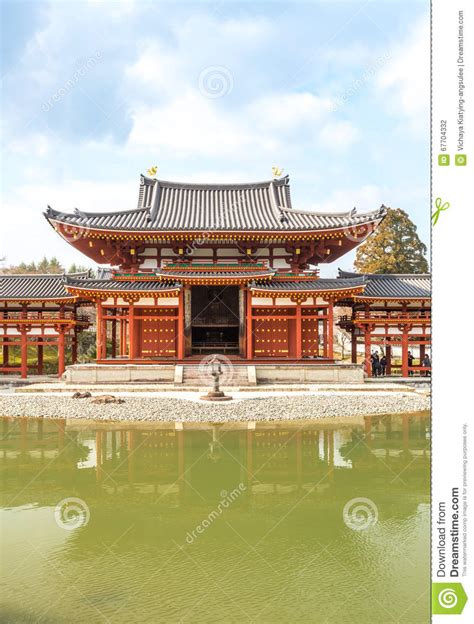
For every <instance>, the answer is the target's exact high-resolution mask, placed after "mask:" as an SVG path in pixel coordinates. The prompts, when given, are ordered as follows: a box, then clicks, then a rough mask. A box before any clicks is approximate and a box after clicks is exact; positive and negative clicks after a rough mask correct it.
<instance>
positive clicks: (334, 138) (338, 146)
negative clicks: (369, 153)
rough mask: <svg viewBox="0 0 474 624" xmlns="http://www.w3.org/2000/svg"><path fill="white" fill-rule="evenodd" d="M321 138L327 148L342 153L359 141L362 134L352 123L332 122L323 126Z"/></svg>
mask: <svg viewBox="0 0 474 624" xmlns="http://www.w3.org/2000/svg"><path fill="white" fill-rule="evenodd" d="M319 137H320V140H321V143H322V144H323V145H324V146H326V147H327V148H329V149H333V150H334V151H342V150H346V149H348V148H349V147H351V145H352V144H353V143H355V142H356V141H357V140H358V139H359V137H360V132H359V130H358V129H357V128H356V127H355V126H354V125H353V124H352V123H351V122H350V121H331V122H328V123H327V124H325V125H324V126H323V128H322V129H321V132H320V135H319Z"/></svg>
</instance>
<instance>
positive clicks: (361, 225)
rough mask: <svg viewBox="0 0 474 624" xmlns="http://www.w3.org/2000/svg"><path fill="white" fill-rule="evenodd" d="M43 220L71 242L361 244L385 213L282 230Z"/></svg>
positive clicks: (47, 217) (56, 219)
mask: <svg viewBox="0 0 474 624" xmlns="http://www.w3.org/2000/svg"><path fill="white" fill-rule="evenodd" d="M368 216H369V215H368ZM45 217H46V219H47V220H48V222H49V223H50V225H51V226H52V227H53V229H55V230H56V231H57V232H58V234H60V235H62V233H61V231H58V230H59V227H58V226H62V227H63V228H68V229H69V231H68V232H65V233H66V234H67V236H63V238H66V240H68V242H71V243H74V241H75V240H79V239H81V238H91V239H94V238H96V239H97V238H99V239H100V238H102V239H106V238H112V239H120V238H122V239H127V240H130V239H131V238H136V239H137V240H140V239H141V240H143V239H150V238H165V239H166V238H170V237H171V238H175V239H182V240H185V239H193V238H202V237H204V236H205V237H206V238H208V239H225V238H232V239H235V238H237V239H239V238H240V239H246V238H251V237H255V236H256V237H260V238H262V239H268V238H280V239H281V238H284V239H288V240H301V237H302V236H305V237H308V238H314V239H318V238H330V237H331V235H334V237H335V238H342V237H344V236H345V237H347V238H349V239H352V238H354V239H355V240H354V242H355V243H356V244H359V243H361V242H362V241H363V240H364V234H365V232H364V230H366V229H369V228H370V231H368V232H367V233H366V235H367V236H368V235H369V234H370V233H371V231H372V229H373V228H372V226H374V227H376V226H377V225H378V224H379V223H380V222H381V221H382V219H383V218H384V216H380V215H378V216H376V215H374V216H371V217H370V218H368V219H367V220H365V221H361V222H358V223H354V224H352V225H345V226H340V227H332V228H321V227H320V228H301V229H296V228H295V229H285V228H282V229H281V230H269V229H261V230H243V229H242V230H213V231H209V229H200V230H184V229H183V230H135V229H117V228H94V227H90V226H84V225H78V224H75V223H70V222H68V221H64V220H61V219H59V218H57V217H56V218H55V217H51V216H49V215H47V214H45ZM358 235H360V236H361V238H358Z"/></svg>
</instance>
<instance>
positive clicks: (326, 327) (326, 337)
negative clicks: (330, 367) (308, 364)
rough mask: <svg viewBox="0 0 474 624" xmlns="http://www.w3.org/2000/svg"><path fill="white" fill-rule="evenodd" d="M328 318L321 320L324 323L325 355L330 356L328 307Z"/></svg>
mask: <svg viewBox="0 0 474 624" xmlns="http://www.w3.org/2000/svg"><path fill="white" fill-rule="evenodd" d="M325 312H326V318H325V319H324V320H323V321H321V322H322V324H323V357H328V317H327V314H328V311H327V308H326V310H325Z"/></svg>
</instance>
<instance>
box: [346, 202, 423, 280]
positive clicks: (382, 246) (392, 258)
mask: <svg viewBox="0 0 474 624" xmlns="http://www.w3.org/2000/svg"><path fill="white" fill-rule="evenodd" d="M426 251H427V249H426V245H425V244H424V243H423V242H422V241H421V240H420V238H419V236H418V234H417V231H416V225H415V224H414V223H413V221H412V220H411V219H410V217H409V216H408V215H407V213H406V212H405V211H404V210H401V209H400V208H389V209H388V213H387V216H386V217H385V219H384V220H383V221H382V223H381V224H380V225H379V227H378V228H377V229H376V230H375V232H374V233H373V234H372V235H371V236H369V238H368V239H367V240H366V241H365V242H363V243H362V244H361V245H360V247H358V249H357V253H356V259H355V262H354V266H355V268H356V270H357V271H359V272H360V273H427V272H428V270H429V269H428V262H427V260H426Z"/></svg>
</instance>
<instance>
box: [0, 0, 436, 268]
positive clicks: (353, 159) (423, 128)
mask: <svg viewBox="0 0 474 624" xmlns="http://www.w3.org/2000/svg"><path fill="white" fill-rule="evenodd" d="M2 13H3V15H2V18H3V19H2V23H3V29H4V32H3V37H2V45H3V50H2V59H3V65H2V77H3V98H2V112H3V115H2V117H3V147H2V149H3V162H2V175H3V205H4V216H3V218H2V224H3V227H2V230H3V232H2V237H1V240H0V256H6V262H7V263H8V264H9V263H16V262H19V261H22V260H25V261H30V260H37V259H39V258H40V257H41V256H43V255H44V254H46V255H48V256H50V255H52V254H55V255H57V256H58V257H59V258H60V259H61V260H63V261H64V262H65V263H66V265H67V264H69V263H71V262H73V261H75V262H82V263H86V264H87V261H85V259H84V258H83V256H82V255H81V254H79V253H77V252H75V251H74V250H73V249H72V248H70V246H69V245H67V244H66V243H65V242H64V241H62V240H61V239H60V238H59V237H58V236H57V235H56V234H55V233H54V232H53V231H52V230H51V228H50V227H49V226H48V225H47V223H46V221H45V220H44V218H43V217H42V214H41V213H42V211H43V210H44V208H45V207H46V205H47V204H50V205H52V206H53V207H54V208H57V209H60V210H65V211H70V210H72V209H74V208H76V207H77V208H79V209H82V210H86V211H87V210H119V209H129V208H131V207H134V206H135V204H136V199H137V191H138V179H139V174H140V173H142V172H143V173H144V172H146V170H147V169H148V168H149V167H150V166H151V165H158V174H157V177H161V178H163V179H167V180H181V181H188V180H194V181H208V182H212V181H248V180H250V181H257V180H264V179H269V178H270V177H271V167H272V166H273V165H278V166H280V167H282V168H283V169H284V173H285V174H287V173H288V174H289V175H290V178H291V185H292V196H293V203H294V205H295V207H300V208H305V209H315V210H327V211H336V212H339V211H343V210H348V209H351V208H352V207H353V206H357V207H358V208H359V210H361V211H365V210H373V209H375V208H378V207H379V206H380V204H381V203H384V204H386V205H388V206H392V207H400V208H403V209H404V210H406V211H407V212H408V213H409V214H410V216H411V217H412V219H413V220H414V221H415V222H416V224H417V225H418V229H419V233H420V236H421V238H422V239H423V240H424V241H425V242H426V243H427V242H428V239H429V116H428V103H429V97H428V88H429V84H428V79H429V72H428V67H429V26H428V18H429V6H428V2H427V1H419V2H417V1H413V0H412V1H411V2H406V3H405V2H397V1H395V0H393V1H383V2H345V3H342V2H333V1H326V2H285V3H278V2H264V3H258V2H240V3H234V2H226V1H223V0H217V1H215V2H210V3H208V2H192V3H182V2H137V1H132V0H127V1H125V0H124V1H123V2H96V1H83V2H80V3H77V2H68V1H63V2H52V3H48V2H41V1H39V2H2ZM352 260H353V257H352V255H349V256H347V258H344V259H341V260H339V261H338V265H339V266H341V267H343V268H346V269H348V268H349V269H350V268H351V264H352ZM335 271H336V267H332V266H331V267H330V268H329V269H328V270H327V271H325V273H326V274H328V273H334V272H335Z"/></svg>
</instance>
